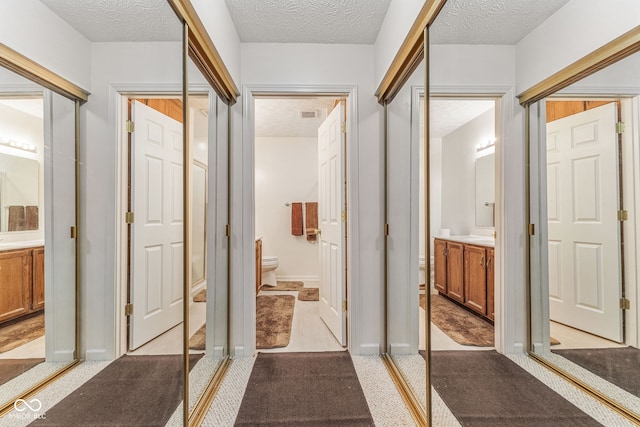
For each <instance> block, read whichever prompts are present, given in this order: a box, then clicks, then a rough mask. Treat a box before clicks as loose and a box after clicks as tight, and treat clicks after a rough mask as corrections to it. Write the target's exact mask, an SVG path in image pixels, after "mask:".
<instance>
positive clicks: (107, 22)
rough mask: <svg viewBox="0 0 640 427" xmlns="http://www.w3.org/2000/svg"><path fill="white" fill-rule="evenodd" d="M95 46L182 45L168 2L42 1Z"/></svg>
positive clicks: (149, 0) (163, 0) (153, 0)
mask: <svg viewBox="0 0 640 427" xmlns="http://www.w3.org/2000/svg"><path fill="white" fill-rule="evenodd" d="M40 1H41V2H42V3H43V4H44V5H45V6H47V7H48V8H49V9H51V10H52V11H53V12H54V13H56V14H57V15H58V16H60V17H61V18H62V19H64V20H65V21H66V22H67V23H68V24H69V25H71V26H72V27H73V28H75V29H76V30H77V31H79V32H80V33H81V34H82V35H84V36H85V37H86V38H87V39H89V40H90V41H92V42H115V41H180V40H181V39H182V26H181V25H180V21H179V20H178V18H177V16H176V14H175V13H174V11H173V9H171V6H169V3H168V2H167V0H64V1H61V0H40Z"/></svg>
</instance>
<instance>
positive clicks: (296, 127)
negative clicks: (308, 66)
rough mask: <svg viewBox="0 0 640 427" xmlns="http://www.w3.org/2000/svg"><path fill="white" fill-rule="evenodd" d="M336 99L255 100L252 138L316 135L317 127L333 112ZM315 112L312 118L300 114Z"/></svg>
mask: <svg viewBox="0 0 640 427" xmlns="http://www.w3.org/2000/svg"><path fill="white" fill-rule="evenodd" d="M334 102H335V98H329V97H321V98H302V97H300V98H256V101H255V136H257V137H265V136H276V137H278V136H280V137H282V136H297V137H300V136H310V137H317V136H318V127H319V126H320V125H321V124H322V122H323V121H324V119H325V118H326V117H327V114H328V113H330V112H331V110H332V109H333V104H334ZM303 110H304V111H308V110H317V111H318V113H319V114H318V117H317V118H315V119H303V118H301V117H300V111H303Z"/></svg>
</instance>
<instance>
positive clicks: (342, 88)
mask: <svg viewBox="0 0 640 427" xmlns="http://www.w3.org/2000/svg"><path fill="white" fill-rule="evenodd" d="M256 96H336V97H344V98H345V99H346V111H347V119H346V132H347V140H346V141H347V142H346V147H345V152H346V156H347V159H346V163H345V169H346V170H345V178H346V180H347V194H346V198H345V203H346V205H347V207H348V212H347V236H346V245H344V246H343V253H344V255H345V256H346V263H345V265H344V268H345V269H346V271H345V279H344V280H345V281H346V283H345V288H346V293H347V349H348V350H349V351H351V352H354V351H355V352H356V353H357V352H358V350H357V349H354V348H352V345H353V344H354V343H356V342H358V340H357V338H356V337H355V334H357V328H356V327H354V326H355V325H354V324H353V323H354V322H352V319H354V318H355V319H359V318H361V310H362V308H361V307H360V305H359V304H358V303H357V302H358V301H360V300H361V298H360V297H359V296H360V293H361V288H360V286H359V281H358V265H357V264H358V258H357V255H358V254H357V252H358V251H357V249H358V248H359V236H358V232H357V221H356V220H355V219H357V218H358V197H357V196H358V191H357V188H358V179H357V178H358V151H357V146H358V144H357V143H354V142H353V141H357V140H358V119H357V118H358V109H357V105H358V98H357V86H355V85H245V87H244V93H243V97H242V98H243V105H242V109H243V110H242V113H243V114H242V117H243V120H242V131H243V132H242V134H243V137H242V139H243V144H242V145H243V147H242V148H243V150H242V169H243V171H244V173H243V179H242V183H241V184H240V186H241V190H240V189H239V188H237V187H236V186H234V185H233V183H232V187H235V189H232V192H233V193H235V192H236V191H241V193H242V195H243V196H242V197H243V205H244V206H247V207H249V209H245V210H244V211H243V212H242V213H240V215H242V229H243V230H244V231H245V232H244V233H243V235H242V237H241V243H240V245H241V247H242V255H241V257H238V258H242V259H241V260H238V259H237V258H236V260H235V261H234V265H233V267H232V272H234V271H238V268H241V266H242V265H244V266H245V271H246V272H245V273H244V279H243V280H242V289H243V294H244V295H245V298H244V301H243V306H242V308H241V311H242V313H243V316H242V318H243V319H244V322H243V324H244V325H243V326H244V327H243V334H242V336H243V338H244V343H243V345H235V346H234V344H232V346H231V349H232V351H233V353H234V355H235V356H253V355H255V353H256V299H255V292H256V290H255V280H256V278H255V270H256V266H255V262H256V261H255V254H254V253H253V252H254V247H255V131H254V124H255V108H254V101H255V97H256ZM342 160H343V161H344V158H343V159H342ZM231 203H232V206H233V202H231ZM232 218H238V214H237V213H235V214H232ZM232 225H233V224H232ZM232 233H233V230H232ZM233 240H236V239H234V237H233V236H232V241H233ZM238 261H240V263H239V264H235V263H237V262H238ZM236 266H238V267H236ZM246 266H249V268H246ZM251 266H253V268H251ZM232 277H233V274H232ZM236 280H240V279H238V278H236V279H233V278H232V281H234V282H235V281H236ZM233 287H234V286H232V288H233ZM232 307H233V308H238V307H237V306H236V305H235V304H234V305H232ZM233 326H234V325H232V328H233ZM236 339H237V338H236Z"/></svg>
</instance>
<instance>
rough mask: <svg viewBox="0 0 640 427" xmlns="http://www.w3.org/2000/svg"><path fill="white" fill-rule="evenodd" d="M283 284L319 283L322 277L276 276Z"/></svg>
mask: <svg viewBox="0 0 640 427" xmlns="http://www.w3.org/2000/svg"><path fill="white" fill-rule="evenodd" d="M276 280H279V281H282V282H319V281H320V276H276Z"/></svg>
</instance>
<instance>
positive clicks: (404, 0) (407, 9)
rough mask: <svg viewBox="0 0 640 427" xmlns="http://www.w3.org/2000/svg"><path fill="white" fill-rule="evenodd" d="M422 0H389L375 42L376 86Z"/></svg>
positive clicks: (413, 19) (416, 14) (402, 39)
mask: <svg viewBox="0 0 640 427" xmlns="http://www.w3.org/2000/svg"><path fill="white" fill-rule="evenodd" d="M424 3H425V2H424V1H423V0H391V3H389V8H388V9H387V14H386V15H385V18H384V21H383V22H382V26H381V27H380V31H379V32H378V37H377V38H376V43H375V81H376V87H377V85H379V84H380V82H381V81H382V78H383V77H384V75H385V73H386V72H387V70H388V69H389V66H390V65H391V61H393V58H394V57H395V56H396V53H397V52H398V49H400V46H401V45H402V42H403V41H404V39H405V37H406V36H407V33H408V32H409V29H410V28H411V26H412V25H413V22H414V21H415V20H416V18H417V17H418V13H420V10H421V9H422V6H424Z"/></svg>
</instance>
